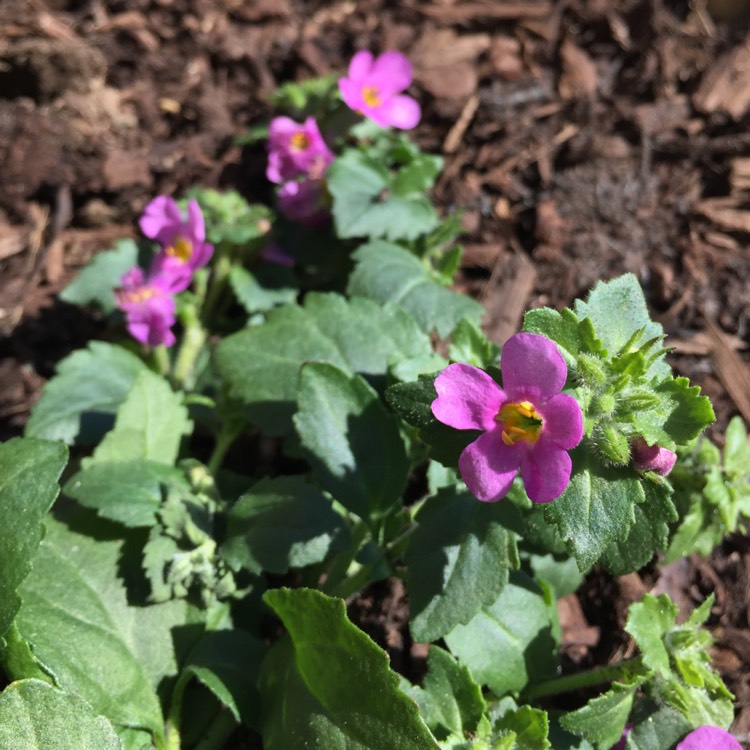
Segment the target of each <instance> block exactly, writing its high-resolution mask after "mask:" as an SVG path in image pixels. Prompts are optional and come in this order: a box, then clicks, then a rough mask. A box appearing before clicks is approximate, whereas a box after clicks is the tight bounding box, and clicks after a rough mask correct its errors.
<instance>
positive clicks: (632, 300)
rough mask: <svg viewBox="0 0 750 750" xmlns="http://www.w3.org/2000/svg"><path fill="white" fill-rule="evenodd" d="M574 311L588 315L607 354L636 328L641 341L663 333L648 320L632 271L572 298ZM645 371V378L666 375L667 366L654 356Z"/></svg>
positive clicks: (616, 347) (601, 282) (623, 343)
mask: <svg viewBox="0 0 750 750" xmlns="http://www.w3.org/2000/svg"><path fill="white" fill-rule="evenodd" d="M574 311H575V313H576V314H577V315H578V317H579V319H581V320H583V319H584V318H588V319H589V320H590V321H591V322H592V323H593V326H594V330H595V331H596V334H597V336H598V337H599V338H600V339H601V340H602V343H603V344H604V346H605V347H606V349H607V350H608V351H609V353H610V354H616V353H618V352H619V351H620V350H621V349H622V348H623V347H624V346H625V345H626V344H628V342H630V341H631V338H632V337H633V335H634V334H635V333H636V332H638V331H641V330H642V334H641V336H640V338H641V339H642V340H643V341H646V340H648V339H651V338H654V337H662V336H663V335H664V329H663V328H662V327H661V325H659V323H655V322H654V321H652V320H651V316H650V315H649V312H648V308H647V307H646V299H645V297H644V296H643V290H642V289H641V285H640V284H639V283H638V279H637V278H636V277H635V276H634V275H633V274H632V273H626V274H624V275H623V276H619V277H618V278H616V279H612V281H599V282H597V284H596V285H595V286H594V288H593V289H592V290H591V292H590V293H589V296H588V297H587V299H586V301H585V302H583V301H582V300H576V303H575V306H574ZM648 372H649V377H656V376H662V377H664V376H668V375H669V374H670V368H669V365H667V364H666V363H665V362H664V361H663V359H657V360H656V361H655V362H654V363H653V364H652V365H651V367H650V368H649V371H648Z"/></svg>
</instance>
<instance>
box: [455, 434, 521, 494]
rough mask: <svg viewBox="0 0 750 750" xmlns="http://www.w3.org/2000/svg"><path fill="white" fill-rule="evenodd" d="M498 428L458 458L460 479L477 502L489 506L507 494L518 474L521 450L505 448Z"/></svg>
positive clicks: (508, 446) (482, 437)
mask: <svg viewBox="0 0 750 750" xmlns="http://www.w3.org/2000/svg"><path fill="white" fill-rule="evenodd" d="M500 433H501V429H500V427H497V428H496V429H493V430H489V431H488V432H485V433H484V434H483V435H480V436H479V437H478V438H477V439H476V440H475V441H474V442H473V443H470V444H469V445H467V446H466V448H464V450H463V452H462V453H461V456H460V458H459V459H458V468H459V470H460V472H461V479H463V480H464V482H466V486H467V487H468V488H469V492H471V494H472V495H474V497H476V498H477V500H481V501H482V502H485V503H492V502H495V501H496V500H500V499H501V498H503V497H505V496H506V495H507V494H508V491H509V490H510V488H511V485H512V484H513V480H514V479H515V477H516V474H517V473H518V465H519V463H520V460H521V455H522V450H521V449H520V448H519V447H518V446H517V445H506V444H505V443H504V442H503V439H502V437H501V436H500Z"/></svg>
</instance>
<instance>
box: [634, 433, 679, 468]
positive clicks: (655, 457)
mask: <svg viewBox="0 0 750 750" xmlns="http://www.w3.org/2000/svg"><path fill="white" fill-rule="evenodd" d="M632 450H633V466H634V467H635V468H636V469H638V471H653V472H654V473H655V474H660V475H661V476H663V477H665V476H667V474H669V472H670V471H672V467H673V466H674V464H675V461H676V460H677V454H676V453H675V452H674V451H671V450H669V449H668V448H662V447H661V446H659V445H648V444H647V443H646V441H645V440H644V439H643V438H641V437H639V438H636V440H634V441H633V445H632Z"/></svg>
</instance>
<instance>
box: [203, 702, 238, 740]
mask: <svg viewBox="0 0 750 750" xmlns="http://www.w3.org/2000/svg"><path fill="white" fill-rule="evenodd" d="M236 726H237V722H236V721H235V720H234V716H232V712H231V711H229V710H228V709H226V708H223V709H222V710H221V711H220V712H219V715H218V716H217V717H216V718H215V719H214V720H213V722H212V723H211V726H209V728H208V729H207V730H206V733H205V734H204V735H203V739H201V741H200V742H199V743H198V744H197V745H196V746H195V748H194V750H219V748H222V747H224V743H225V742H226V740H227V738H228V737H229V735H230V734H232V732H233V731H234V729H235V727H236Z"/></svg>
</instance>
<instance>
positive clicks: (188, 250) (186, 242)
mask: <svg viewBox="0 0 750 750" xmlns="http://www.w3.org/2000/svg"><path fill="white" fill-rule="evenodd" d="M140 226H141V231H142V232H143V234H145V235H146V237H149V238H151V239H152V240H156V242H158V243H159V244H160V245H161V250H160V251H159V253H158V254H157V255H156V257H155V258H154V260H153V263H152V266H151V271H150V274H149V275H150V276H156V275H160V276H164V277H168V278H169V279H170V286H171V287H172V291H173V292H181V291H184V290H185V289H187V288H188V287H189V286H190V282H191V281H192V278H193V274H194V273H195V271H197V270H198V269H199V268H202V267H203V266H205V265H206V263H208V261H209V260H211V256H212V255H213V252H214V248H213V245H211V244H209V243H207V242H206V226H205V223H204V220H203V214H202V213H201V209H200V206H199V205H198V203H197V201H195V200H190V201H188V207H187V216H183V214H182V211H180V207H179V206H178V205H177V203H176V202H175V200H174V199H173V198H171V197H170V196H168V195H159V196H157V197H156V198H154V199H153V200H152V201H151V202H150V203H149V204H148V205H147V206H146V208H145V209H144V210H143V215H142V216H141V219H140Z"/></svg>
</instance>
